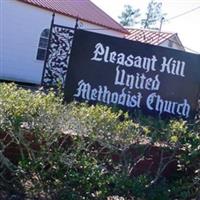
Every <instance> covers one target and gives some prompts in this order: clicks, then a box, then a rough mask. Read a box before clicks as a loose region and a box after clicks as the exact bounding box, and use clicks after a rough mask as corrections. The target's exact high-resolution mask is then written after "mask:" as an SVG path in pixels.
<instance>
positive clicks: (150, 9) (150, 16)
mask: <svg viewBox="0 0 200 200" xmlns="http://www.w3.org/2000/svg"><path fill="white" fill-rule="evenodd" d="M161 8H162V3H160V2H157V1H155V0H151V1H150V2H149V4H148V6H147V12H146V17H145V19H142V21H141V24H142V25H143V28H147V29H148V28H151V25H155V23H156V22H157V21H160V20H161V19H162V18H163V17H164V15H165V14H163V13H162V10H161Z"/></svg>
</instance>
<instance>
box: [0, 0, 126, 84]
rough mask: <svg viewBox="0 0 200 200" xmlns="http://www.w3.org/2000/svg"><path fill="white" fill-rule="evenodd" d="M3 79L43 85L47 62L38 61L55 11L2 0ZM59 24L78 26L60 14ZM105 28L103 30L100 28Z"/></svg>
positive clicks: (87, 25) (84, 25)
mask: <svg viewBox="0 0 200 200" xmlns="http://www.w3.org/2000/svg"><path fill="white" fill-rule="evenodd" d="M0 4H1V5H0V79H7V80H15V81H21V82H30V83H35V84H40V81H41V76H42V71H43V63H44V62H43V61H38V60H36V54H37V48H38V43H39V38H40V34H41V32H42V30H43V29H45V28H49V26H50V23H51V18H52V12H50V11H47V10H45V9H41V8H37V7H35V6H31V5H28V4H25V3H22V2H19V1H16V0H0ZM55 23H57V24H60V25H64V26H69V27H74V25H75V19H74V18H70V17H66V16H63V15H60V14H56V18H55ZM81 24H82V28H90V29H94V30H91V31H95V32H99V33H104V34H108V35H113V36H118V37H123V34H122V33H120V32H117V31H112V30H102V27H100V26H97V25H94V24H90V23H86V22H82V23H81ZM97 29H101V30H97Z"/></svg>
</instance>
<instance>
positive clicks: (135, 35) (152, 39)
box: [125, 29, 176, 45]
mask: <svg viewBox="0 0 200 200" xmlns="http://www.w3.org/2000/svg"><path fill="white" fill-rule="evenodd" d="M128 31H129V32H130V33H129V34H128V35H126V36H125V38H126V39H129V40H134V41H139V42H144V43H148V44H153V45H159V44H161V43H163V42H164V41H166V40H167V39H169V38H171V37H172V36H175V35H176V33H165V32H158V31H152V30H145V29H144V30H143V29H128Z"/></svg>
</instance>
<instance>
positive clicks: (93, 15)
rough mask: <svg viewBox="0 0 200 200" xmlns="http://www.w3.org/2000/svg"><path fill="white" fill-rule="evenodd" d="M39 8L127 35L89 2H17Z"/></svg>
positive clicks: (83, 0) (37, 0) (28, 0)
mask: <svg viewBox="0 0 200 200" xmlns="http://www.w3.org/2000/svg"><path fill="white" fill-rule="evenodd" d="M19 1H22V2H25V3H28V4H31V5H34V6H37V7H40V8H44V9H47V10H50V11H52V12H57V13H60V14H63V15H66V16H69V17H73V18H77V17H78V18H79V19H81V20H83V21H86V22H89V23H93V24H96V25H99V26H103V27H105V28H108V29H112V30H115V31H119V32H122V33H126V34H127V33H128V32H127V30H126V29H125V28H123V27H122V26H121V25H120V24H118V23H117V22H116V21H115V20H113V19H112V18H111V17H110V16H109V15H107V14H106V13H105V12H104V11H102V10H101V9H100V8H99V7H97V6H96V5H95V4H93V3H92V2H91V1H90V0H19Z"/></svg>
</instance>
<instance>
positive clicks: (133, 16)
mask: <svg viewBox="0 0 200 200" xmlns="http://www.w3.org/2000/svg"><path fill="white" fill-rule="evenodd" d="M139 16H140V9H134V8H133V7H132V6H130V5H124V11H123V12H122V13H121V16H119V19H120V24H122V25H123V26H133V25H134V24H138V23H139V22H138V21H137V18H138V17H139Z"/></svg>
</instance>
